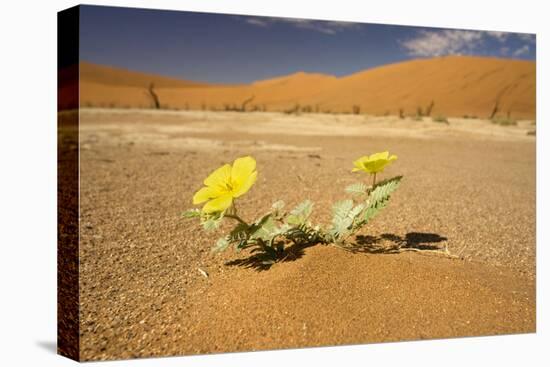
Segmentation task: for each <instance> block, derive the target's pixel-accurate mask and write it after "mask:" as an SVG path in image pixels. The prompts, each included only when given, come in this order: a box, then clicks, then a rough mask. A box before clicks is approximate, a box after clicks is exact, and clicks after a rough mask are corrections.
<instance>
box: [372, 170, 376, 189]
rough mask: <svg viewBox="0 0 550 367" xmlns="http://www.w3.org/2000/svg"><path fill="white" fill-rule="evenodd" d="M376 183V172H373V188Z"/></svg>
mask: <svg viewBox="0 0 550 367" xmlns="http://www.w3.org/2000/svg"><path fill="white" fill-rule="evenodd" d="M374 185H376V172H374V173H373V174H372V188H373V189H374Z"/></svg>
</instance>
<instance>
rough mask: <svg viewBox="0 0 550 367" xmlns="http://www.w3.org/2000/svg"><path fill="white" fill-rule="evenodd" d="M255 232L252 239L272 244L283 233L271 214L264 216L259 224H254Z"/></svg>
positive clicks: (251, 236)
mask: <svg viewBox="0 0 550 367" xmlns="http://www.w3.org/2000/svg"><path fill="white" fill-rule="evenodd" d="M253 230H254V232H253V233H252V234H251V235H250V238H252V239H254V238H260V239H262V240H264V241H266V242H271V241H272V240H273V239H274V238H275V237H276V236H278V235H279V234H281V231H280V229H279V227H278V226H277V224H276V223H275V221H274V220H273V218H272V217H271V214H268V215H266V216H264V217H263V218H262V219H261V220H260V221H259V222H258V223H257V224H254V229H253Z"/></svg>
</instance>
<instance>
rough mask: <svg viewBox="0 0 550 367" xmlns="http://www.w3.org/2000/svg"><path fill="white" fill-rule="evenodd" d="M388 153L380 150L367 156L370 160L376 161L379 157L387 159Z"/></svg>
mask: <svg viewBox="0 0 550 367" xmlns="http://www.w3.org/2000/svg"><path fill="white" fill-rule="evenodd" d="M389 154H390V153H389V152H387V151H386V152H381V153H374V154H371V156H370V157H369V160H370V161H376V160H379V159H388V155H389Z"/></svg>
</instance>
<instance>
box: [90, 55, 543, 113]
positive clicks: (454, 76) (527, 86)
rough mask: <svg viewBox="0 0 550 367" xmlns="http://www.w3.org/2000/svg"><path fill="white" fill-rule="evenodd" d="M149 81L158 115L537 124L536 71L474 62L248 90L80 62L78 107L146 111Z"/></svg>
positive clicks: (299, 77) (289, 79) (296, 76)
mask: <svg viewBox="0 0 550 367" xmlns="http://www.w3.org/2000/svg"><path fill="white" fill-rule="evenodd" d="M151 82H154V83H155V86H156V92H157V94H158V95H159V98H160V101H161V105H163V107H164V108H174V109H190V110H201V109H204V110H235V109H242V108H243V103H244V102H245V101H247V100H249V101H248V103H246V105H245V106H244V108H245V109H246V110H247V111H255V110H259V111H287V112H298V111H300V112H323V113H366V114H374V115H398V114H400V113H401V111H402V113H404V114H405V115H415V114H416V113H417V112H418V111H419V110H421V111H422V113H424V114H425V113H426V112H427V110H428V109H430V107H429V106H430V105H432V107H431V115H432V116H435V115H443V116H450V117H463V116H466V115H467V116H476V117H479V118H488V117H489V116H490V115H491V114H492V112H493V109H494V108H495V105H498V111H497V115H499V116H509V117H512V118H516V119H535V116H536V104H535V100H536V98H535V97H536V64H535V62H532V61H523V60H513V59H498V58H486V57H472V56H447V57H437V58H431V59H417V60H411V61H405V62H399V63H395V64H388V65H383V66H379V67H376V68H372V69H368V70H364V71H360V72H358V73H354V74H351V75H347V76H344V77H335V76H333V75H328V74H318V73H307V72H303V71H301V72H296V73H293V74H290V75H284V76H279V77H275V78H270V79H267V80H259V81H255V82H253V83H250V84H241V85H224V84H208V83H198V82H191V81H186V80H178V79H174V78H167V77H161V76H157V75H153V74H146V73H140V72H133V71H128V70H124V69H119V68H114V67H106V66H102V65H96V64H91V63H88V62H82V63H81V64H80V93H81V94H80V104H81V106H86V107H122V108H150V107H151V106H152V104H151V100H150V97H149V96H148V95H147V93H146V88H147V86H148V85H149V84H150V83H151Z"/></svg>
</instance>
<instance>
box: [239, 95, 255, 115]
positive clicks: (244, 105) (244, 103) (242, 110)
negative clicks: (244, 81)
mask: <svg viewBox="0 0 550 367" xmlns="http://www.w3.org/2000/svg"><path fill="white" fill-rule="evenodd" d="M253 100H254V96H252V97H250V98H248V99H245V100H244V102H243V103H242V104H241V109H240V110H238V111H240V112H245V111H246V105H247V104H249V103H250V102H252V101H253Z"/></svg>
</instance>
